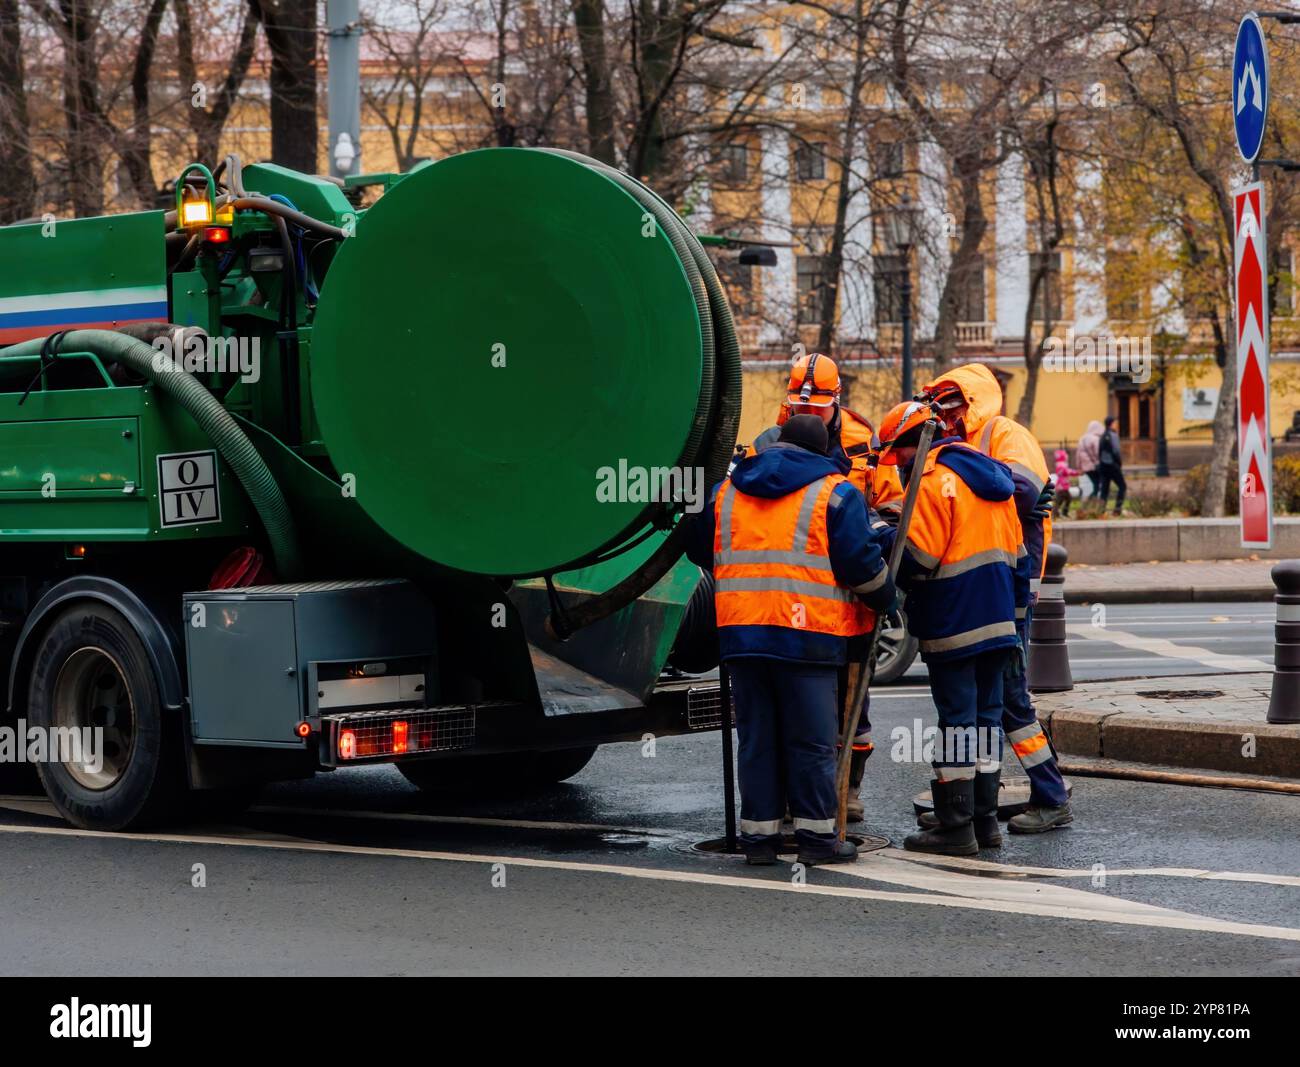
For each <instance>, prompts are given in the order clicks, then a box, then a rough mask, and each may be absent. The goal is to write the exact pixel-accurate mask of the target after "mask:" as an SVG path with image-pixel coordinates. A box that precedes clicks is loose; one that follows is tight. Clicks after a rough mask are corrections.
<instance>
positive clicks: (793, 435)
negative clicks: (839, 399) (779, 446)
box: [781, 415, 830, 456]
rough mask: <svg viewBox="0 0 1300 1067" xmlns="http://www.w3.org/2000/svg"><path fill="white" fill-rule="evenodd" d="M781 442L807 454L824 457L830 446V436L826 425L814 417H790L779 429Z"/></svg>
mask: <svg viewBox="0 0 1300 1067" xmlns="http://www.w3.org/2000/svg"><path fill="white" fill-rule="evenodd" d="M781 440H782V441H783V442H784V443H785V444H788V445H798V446H799V447H800V448H806V449H808V451H809V452H816V453H817V454H818V455H821V456H824V455H826V449H827V448H828V447H829V446H830V434H829V432H828V431H827V429H826V423H824V422H822V420H821V419H820V418H818V417H817V416H816V415H791V416H790V418H789V419H788V420H787V421H786V424H785V425H784V426H782V427H781Z"/></svg>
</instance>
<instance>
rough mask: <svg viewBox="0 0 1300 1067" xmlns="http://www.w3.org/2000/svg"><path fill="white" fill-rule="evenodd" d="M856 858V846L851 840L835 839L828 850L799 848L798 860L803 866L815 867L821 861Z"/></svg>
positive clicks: (831, 861) (839, 861)
mask: <svg viewBox="0 0 1300 1067" xmlns="http://www.w3.org/2000/svg"><path fill="white" fill-rule="evenodd" d="M857 858H858V846H857V845H855V844H854V843H853V842H852V841H836V842H835V843H834V847H833V848H832V849H831V850H830V851H829V852H825V851H821V850H819V851H817V852H812V851H807V850H805V849H804V848H803V847H802V846H800V848H799V856H798V860H799V862H800V863H802V864H803V865H804V866H805V867H817V866H820V865H821V864H823V863H852V862H853V861H854V860H855V859H857Z"/></svg>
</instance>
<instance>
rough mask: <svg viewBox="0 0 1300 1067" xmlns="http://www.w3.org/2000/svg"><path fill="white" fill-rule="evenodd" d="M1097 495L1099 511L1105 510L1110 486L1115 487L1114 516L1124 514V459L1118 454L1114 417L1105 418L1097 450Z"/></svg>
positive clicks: (1118, 446)
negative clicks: (1099, 500)
mask: <svg viewBox="0 0 1300 1067" xmlns="http://www.w3.org/2000/svg"><path fill="white" fill-rule="evenodd" d="M1097 456H1098V463H1097V479H1098V485H1097V495H1098V496H1099V497H1100V498H1101V510H1102V511H1105V510H1106V502H1107V498H1108V497H1109V496H1110V487H1111V485H1114V486H1115V514H1116V515H1122V514H1123V513H1124V494H1125V493H1126V492H1127V491H1128V484H1127V483H1126V482H1125V481H1124V458H1123V456H1122V454H1121V453H1120V445H1119V431H1118V430H1116V429H1115V416H1114V415H1107V416H1106V426H1105V429H1104V430H1103V431H1102V435H1101V443H1100V444H1099V445H1098V449H1097Z"/></svg>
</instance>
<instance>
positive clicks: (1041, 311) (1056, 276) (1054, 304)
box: [1029, 252, 1061, 322]
mask: <svg viewBox="0 0 1300 1067" xmlns="http://www.w3.org/2000/svg"><path fill="white" fill-rule="evenodd" d="M1044 267H1046V268H1047V273H1046V274H1045V275H1044V276H1043V279H1042V281H1041V282H1039V285H1038V291H1037V292H1036V293H1034V312H1033V316H1032V317H1033V320H1034V321H1035V322H1047V321H1048V320H1049V319H1050V320H1051V321H1052V322H1060V321H1061V253H1060V252H1031V253H1030V254H1029V281H1030V284H1031V285H1032V284H1033V280H1034V277H1035V275H1037V274H1038V272H1039V271H1040V270H1042V269H1043V268H1044Z"/></svg>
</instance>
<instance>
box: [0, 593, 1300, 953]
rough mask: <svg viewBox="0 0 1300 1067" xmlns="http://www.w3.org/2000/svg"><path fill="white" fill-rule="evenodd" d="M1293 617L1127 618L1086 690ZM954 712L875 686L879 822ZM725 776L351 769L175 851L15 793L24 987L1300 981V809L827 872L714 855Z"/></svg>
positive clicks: (1084, 668) (697, 758) (184, 833)
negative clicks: (344, 979)
mask: <svg viewBox="0 0 1300 1067" xmlns="http://www.w3.org/2000/svg"><path fill="white" fill-rule="evenodd" d="M1268 607H1269V606H1268V605H1195V604H1183V605H1168V606H1153V605H1133V606H1129V607H1125V608H1118V607H1117V608H1113V609H1111V613H1110V616H1109V618H1108V619H1107V620H1106V623H1107V627H1108V628H1111V629H1113V630H1115V631H1117V632H1121V633H1123V634H1125V635H1129V636H1127V637H1124V638H1122V643H1116V644H1108V643H1107V642H1105V641H1102V640H1097V639H1095V638H1087V639H1083V638H1081V639H1079V641H1078V642H1077V647H1072V653H1073V655H1074V656H1075V657H1077V658H1076V659H1075V660H1074V669H1075V677H1076V679H1080V678H1090V677H1091V678H1098V677H1131V676H1134V675H1154V674H1170V673H1172V674H1183V673H1191V672H1196V671H1198V670H1199V671H1200V672H1208V671H1209V670H1210V668H1208V667H1205V666H1204V665H1198V664H1197V662H1196V659H1195V654H1194V653H1192V652H1188V653H1187V654H1188V656H1189V658H1188V659H1187V660H1186V661H1183V660H1177V659H1173V658H1172V657H1157V656H1154V655H1153V654H1150V653H1148V652H1147V651H1145V650H1144V649H1143V648H1142V647H1141V642H1140V641H1138V642H1136V643H1135V642H1134V640H1132V639H1131V637H1132V636H1137V637H1138V638H1140V637H1141V636H1142V635H1159V636H1160V637H1162V638H1164V639H1166V640H1169V641H1172V642H1174V643H1175V644H1178V645H1180V646H1185V647H1186V648H1188V649H1197V648H1202V649H1203V648H1205V647H1207V642H1213V648H1214V650H1215V651H1216V652H1220V653H1222V652H1228V651H1231V652H1232V654H1234V655H1240V656H1243V657H1259V658H1261V659H1263V660H1267V659H1268V658H1269V655H1270V649H1269V642H1270V641H1271V639H1272V631H1271V612H1270V611H1269V610H1268ZM1087 611H1088V609H1086V608H1079V609H1071V620H1072V621H1074V622H1090V620H1089V619H1088V618H1087V617H1086V615H1087ZM1076 616H1083V617H1081V618H1077V619H1076ZM1224 620H1226V621H1224ZM1153 623H1154V624H1155V625H1149V624H1153ZM1175 651H1176V652H1177V653H1178V654H1179V655H1181V654H1182V651H1181V649H1180V650H1175ZM1081 653H1082V654H1081ZM923 677H924V676H923V675H920V678H921V679H923ZM932 716H933V709H932V706H931V704H930V702H929V699H928V697H927V695H926V693H925V690H924V686H923V685H917V684H916V679H915V675H914V676H913V677H909V678H908V679H905V680H904V682H903V683H902V684H901V685H899V686H895V687H889V688H883V689H880V690H877V691H875V692H874V693H873V700H872V720H873V725H874V727H875V736H876V739H877V743H878V752H877V754H876V756H875V757H873V760H872V762H871V765H870V766H869V770H868V774H867V780H866V785H865V787H864V790H863V793H864V799H865V802H866V808H867V822H866V823H865V824H864V825H863V826H861V827H859V828H858V829H859V830H861V831H863V832H865V833H868V834H871V835H879V836H880V837H882V838H887V839H889V840H890V841H892V842H893V843H894V844H898V843H900V842H901V840H902V838H903V836H905V835H906V833H908V832H909V830H910V829H911V828H912V818H911V805H910V799H911V797H912V796H913V795H914V794H915V793H916V792H918V791H919V790H921V789H923V788H925V787H926V785H927V782H928V777H929V775H928V767H926V766H925V765H923V764H919V763H915V762H910V761H908V760H905V759H892V758H891V754H894V755H896V754H897V753H891V750H890V740H891V735H895V736H901V735H898V734H897V731H907V730H909V729H911V728H912V726H913V724H914V722H915V720H916V719H918V718H919V719H921V720H922V722H923V723H929V722H932V721H933V719H932ZM901 747H902V746H900V748H901ZM720 764H721V743H720V738H719V735H717V734H716V733H713V734H705V735H696V736H689V737H679V738H662V739H659V740H658V741H657V742H656V743H655V745H654V747H653V750H652V751H651V750H647V749H644V748H643V747H642V746H641V745H613V746H607V747H605V748H603V749H602V750H601V751H600V752H599V753H598V754H597V756H596V758H595V759H594V760H593V761H592V763H591V764H590V765H588V767H587V768H586V769H585V770H584V771H582V772H581V773H580V774H579V775H578V776H577V777H575V778H574V779H573V780H572V781H571V782H569V783H566V784H564V785H560V786H555V787H553V788H551V789H549V790H547V791H545V792H544V793H541V794H538V795H534V796H531V797H511V798H496V799H491V798H481V797H480V798H471V797H464V796H450V797H449V796H440V797H439V796H424V795H421V794H419V793H418V792H416V791H415V790H414V789H413V788H412V787H411V786H409V785H408V784H407V783H406V781H405V779H403V778H402V777H401V776H400V775H399V774H397V773H396V772H395V771H393V770H391V769H387V768H373V769H365V770H352V771H348V772H342V773H336V774H333V775H320V776H318V777H317V778H316V779H315V780H313V781H312V782H310V783H295V784H285V785H278V786H274V787H270V788H268V789H267V790H266V791H265V792H264V794H263V796H262V797H261V798H260V800H259V803H258V805H257V807H255V808H254V810H253V811H252V812H250V813H249V814H247V815H245V816H241V817H240V818H239V819H238V820H234V821H231V822H229V823H225V824H221V823H206V824H199V825H192V826H178V827H171V828H169V829H168V830H167V831H166V832H165V833H160V834H157V835H152V836H120V835H86V834H83V833H81V832H76V831H72V830H71V829H69V828H68V827H66V826H65V824H62V823H61V822H60V821H59V820H58V819H57V818H55V817H54V816H53V815H52V814H51V813H50V811H49V809H48V807H47V806H46V805H45V803H44V801H43V800H41V799H39V798H16V799H15V798H11V799H9V800H4V801H0V900H3V904H4V914H5V920H4V921H3V922H2V923H0V971H3V972H4V973H6V974H53V975H61V974H86V975H98V974H157V973H163V974H170V973H184V974H227V975H229V974H238V975H248V974H288V973H311V974H437V973H443V974H501V973H519V974H845V973H848V974H864V975H892V974H914V975H929V974H935V973H973V972H975V971H977V970H983V969H985V968H989V967H996V968H1002V969H1007V970H1010V971H1013V972H1019V973H1028V974H1095V975H1100V974H1106V975H1123V974H1180V975H1208V974H1214V975H1224V974H1260V975H1275V974H1277V975H1280V974H1289V975H1296V974H1300V797H1294V796H1281V795H1276V794H1264V793H1249V792H1242V791H1228V790H1204V789H1192V788H1188V787H1183V786H1172V785H1152V784H1145V783H1133V782H1123V781H1112V780H1104V779H1094V778H1089V779H1081V780H1079V781H1078V782H1077V783H1076V793H1075V805H1076V810H1077V812H1078V818H1077V820H1076V822H1075V823H1074V825H1073V826H1071V827H1070V828H1068V829H1066V830H1061V831H1057V832H1054V833H1052V834H1048V835H1045V836H1043V837H1032V838H1021V837H1009V838H1008V839H1007V844H1006V847H1004V848H1003V849H1002V850H1000V851H999V852H984V853H981V854H980V857H979V858H978V861H977V862H976V863H971V862H968V861H955V862H950V863H945V864H944V865H942V866H939V865H935V864H933V863H925V862H919V861H918V860H917V859H916V858H915V857H912V856H910V855H908V854H903V853H901V852H898V851H895V850H892V849H884V850H880V851H876V852H872V853H870V854H868V855H864V856H863V857H862V858H860V860H859V861H858V863H857V864H855V865H853V866H852V867H843V868H818V869H813V870H811V871H806V872H804V871H801V870H800V869H798V868H794V869H792V868H791V867H790V866H788V865H787V866H781V867H776V868H746V867H745V866H744V865H743V864H741V863H739V862H737V861H736V860H734V859H731V858H728V857H721V856H717V855H710V854H704V853H700V852H697V851H695V850H694V848H693V846H694V845H695V844H696V843H698V842H700V841H702V840H704V839H707V838H713V837H717V836H718V835H719V834H720V833H721V828H722V797H721V788H720V779H721V774H720ZM196 865H200V866H196ZM1225 875H1227V876H1228V877H1225ZM200 881H202V882H203V884H202V885H197V884H195V883H197V882H200Z"/></svg>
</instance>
